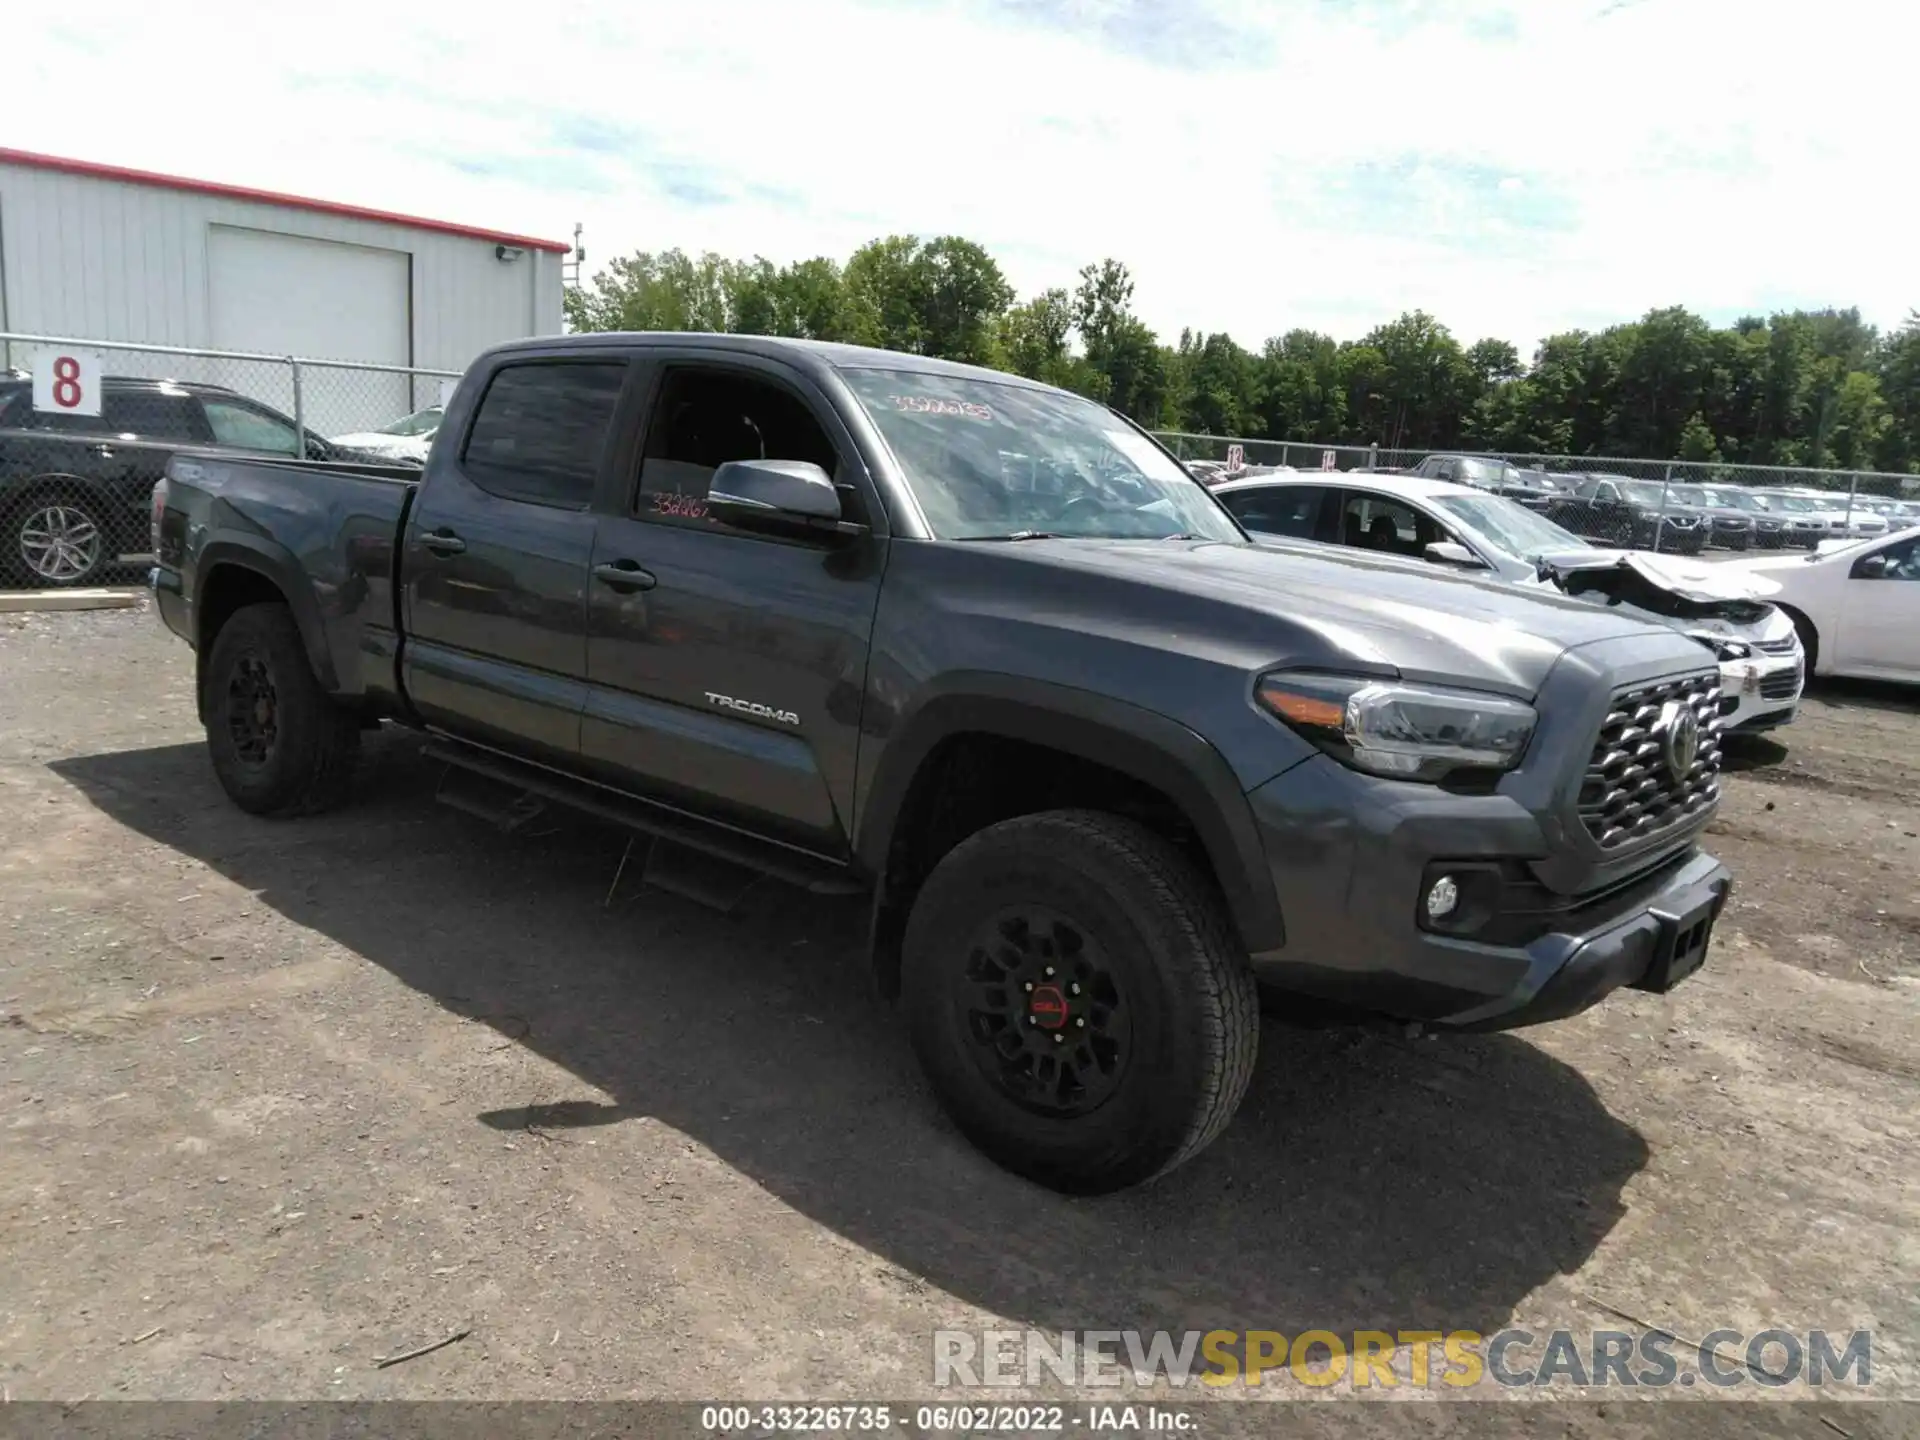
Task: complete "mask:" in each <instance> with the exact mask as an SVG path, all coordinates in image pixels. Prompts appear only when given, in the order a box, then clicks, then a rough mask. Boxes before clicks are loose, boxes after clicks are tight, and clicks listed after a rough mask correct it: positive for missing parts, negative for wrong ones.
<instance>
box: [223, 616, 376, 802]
mask: <svg viewBox="0 0 1920 1440" xmlns="http://www.w3.org/2000/svg"><path fill="white" fill-rule="evenodd" d="M202 683H203V684H204V686H205V687H206V688H205V690H204V692H203V696H204V705H203V711H204V713H205V715H206V725H207V748H208V750H209V751H210V752H211V753H212V756H213V772H214V774H215V775H216V776H218V777H219V780H220V787H221V788H222V789H223V790H225V791H226V792H227V796H228V798H229V799H231V800H232V801H233V803H234V804H236V805H238V806H239V807H240V808H241V809H242V810H245V811H247V812H248V813H249V814H252V815H311V814H317V813H318V812H320V811H322V810H327V809H331V808H332V807H333V806H335V805H338V804H339V803H340V802H341V801H342V800H344V799H345V798H346V795H347V791H348V789H349V788H350V786H351V785H352V782H353V769H354V762H355V761H356V760H357V759H358V758H359V754H360V722H359V720H358V718H357V717H356V716H355V715H354V714H353V713H352V712H351V711H349V710H347V709H346V708H344V707H343V706H341V705H338V704H336V703H335V702H334V700H333V699H332V697H331V696H329V695H328V694H327V693H326V692H325V691H324V690H322V689H321V688H320V682H319V680H318V679H317V678H316V677H315V676H314V673H313V667H312V666H311V665H310V664H309V663H308V661H307V650H306V646H305V644H304V643H303V642H302V641H301V639H300V628H299V626H297V625H296V624H295V623H294V620H293V612H292V611H291V610H289V609H288V608H287V607H286V606H285V605H279V604H261V605H247V606H244V607H242V608H241V609H239V610H236V611H234V613H233V615H232V616H231V617H230V618H229V619H228V621H227V623H226V624H225V625H223V626H221V627H220V633H219V634H218V635H217V636H215V637H214V641H213V648H212V651H211V653H210V654H209V655H208V657H207V669H206V674H205V676H204V677H203V680H202Z"/></svg>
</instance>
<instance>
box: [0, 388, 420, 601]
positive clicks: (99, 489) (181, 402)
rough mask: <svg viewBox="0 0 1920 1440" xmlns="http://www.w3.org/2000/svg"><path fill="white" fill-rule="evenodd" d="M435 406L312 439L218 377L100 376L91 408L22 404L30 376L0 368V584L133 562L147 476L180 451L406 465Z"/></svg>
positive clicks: (74, 575) (29, 393)
mask: <svg viewBox="0 0 1920 1440" xmlns="http://www.w3.org/2000/svg"><path fill="white" fill-rule="evenodd" d="M439 418H440V411H439V409H438V408H437V407H436V408H434V409H430V410H422V411H418V412H416V413H415V414H412V415H409V416H407V417H406V418H405V419H403V420H400V421H398V422H396V423H395V424H394V425H392V426H389V427H388V428H387V429H386V430H384V431H377V432H369V433H366V434H360V435H345V436H341V437H338V438H336V439H322V438H321V437H320V436H318V435H315V434H313V433H312V432H311V431H310V430H306V431H303V430H302V429H301V427H299V426H296V425H295V424H294V422H293V420H292V419H290V418H289V417H288V416H286V415H283V414H281V413H280V412H279V411H278V410H275V409H274V408H273V407H272V406H270V405H263V404H262V403H261V402H259V401H258V400H254V399H251V398H249V397H248V396H245V395H241V394H239V393H237V392H235V391H233V390H230V389H227V388H226V387H225V386H221V385H209V384H204V383H202V382H199V381H191V380H150V379H142V378H136V377H132V376H124V375H109V376H106V377H105V378H104V379H103V380H102V382H101V387H100V414H99V415H97V416H89V415H62V414H56V413H52V412H49V411H45V410H36V409H34V408H33V382H32V380H31V379H30V378H29V377H28V376H26V375H24V374H21V373H18V372H9V373H7V374H4V375H0V584H3V585H26V586H31V587H34V588H45V587H50V586H52V587H71V586H78V585H90V584H95V583H98V582H99V581H100V580H101V579H102V578H104V577H105V576H107V575H108V574H109V573H111V572H112V571H114V570H115V569H116V567H124V566H129V565H138V564H142V563H144V557H145V552H146V551H147V548H148V543H149V541H148V533H147V532H148V510H149V507H150V505H151V502H152V496H153V487H154V482H155V481H157V480H158V479H159V478H160V477H161V475H163V474H164V473H165V472H166V468H167V461H168V460H170V459H171V458H172V457H173V454H174V452H175V451H177V450H180V449H182V448H184V447H189V446H190V447H192V448H194V449H212V450H228V451H234V452H236V453H240V454H249V455H273V456H281V457H284V458H287V459H293V458H295V457H303V458H305V459H308V460H338V461H353V462H359V463H370V464H390V465H395V466H400V467H403V468H404V467H411V468H413V469H415V470H417V469H418V468H419V466H420V464H421V463H422V462H423V461H424V460H425V457H426V445H427V443H428V441H429V440H431V438H432V435H433V431H434V429H435V428H436V427H437V426H438V424H439Z"/></svg>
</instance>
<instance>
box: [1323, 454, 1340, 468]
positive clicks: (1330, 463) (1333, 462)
mask: <svg viewBox="0 0 1920 1440" xmlns="http://www.w3.org/2000/svg"><path fill="white" fill-rule="evenodd" d="M1320 468H1321V469H1322V470H1338V469H1339V468H1340V457H1339V456H1338V455H1337V454H1335V453H1334V452H1333V451H1331V450H1322V451H1321V452H1320Z"/></svg>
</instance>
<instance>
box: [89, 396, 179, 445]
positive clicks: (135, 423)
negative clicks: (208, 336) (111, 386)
mask: <svg viewBox="0 0 1920 1440" xmlns="http://www.w3.org/2000/svg"><path fill="white" fill-rule="evenodd" d="M88 423H89V424H91V425H95V426H97V427H98V428H99V429H101V430H104V431H106V432H107V433H108V434H109V435H138V436H140V437H141V438H142V439H148V440H204V439H205V438H206V432H205V431H204V430H202V429H201V428H200V421H199V416H198V415H197V414H196V413H195V411H194V403H193V401H192V399H190V398H189V397H188V396H186V395H184V394H181V393H179V392H178V391H175V392H173V393H171V394H169V393H168V392H166V391H163V390H109V391H107V392H106V393H105V394H104V395H102V396H101V397H100V418H99V420H97V421H90V422H88Z"/></svg>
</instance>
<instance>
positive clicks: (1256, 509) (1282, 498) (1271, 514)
mask: <svg viewBox="0 0 1920 1440" xmlns="http://www.w3.org/2000/svg"><path fill="white" fill-rule="evenodd" d="M1331 493H1334V492H1332V491H1331V490H1329V488H1328V487H1327V486H1325V485H1251V486H1248V487H1247V488H1246V489H1244V490H1228V491H1225V492H1223V493H1222V492H1216V495H1215V498H1216V499H1218V500H1219V501H1220V503H1221V504H1222V505H1224V506H1226V507H1227V513H1228V514H1230V515H1232V516H1233V518H1234V519H1236V520H1238V521H1239V522H1240V523H1241V524H1242V525H1244V526H1245V527H1246V528H1247V529H1249V530H1251V531H1253V532H1254V533H1255V534H1257V535H1287V536H1291V537H1292V538H1293V539H1295V540H1322V539H1326V538H1328V537H1327V535H1326V533H1325V531H1324V530H1323V527H1322V524H1321V512H1322V511H1323V510H1324V509H1325V508H1326V497H1327V496H1328V495H1329V494H1331Z"/></svg>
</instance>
